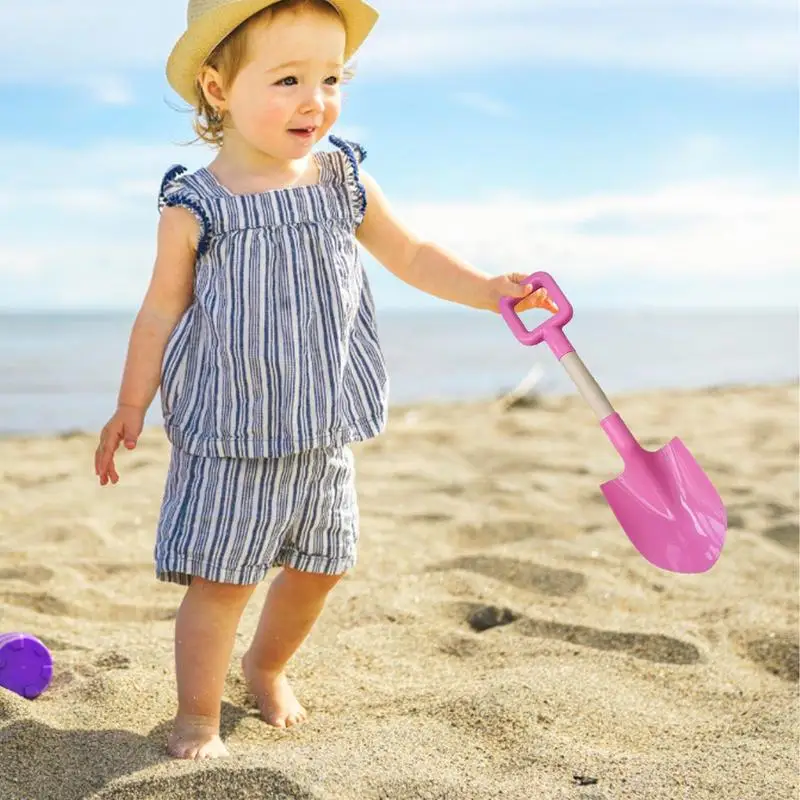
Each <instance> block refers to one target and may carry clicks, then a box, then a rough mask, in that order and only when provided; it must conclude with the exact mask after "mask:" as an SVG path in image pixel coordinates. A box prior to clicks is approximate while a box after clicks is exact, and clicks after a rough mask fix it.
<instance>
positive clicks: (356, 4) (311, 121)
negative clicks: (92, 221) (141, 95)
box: [95, 0, 554, 759]
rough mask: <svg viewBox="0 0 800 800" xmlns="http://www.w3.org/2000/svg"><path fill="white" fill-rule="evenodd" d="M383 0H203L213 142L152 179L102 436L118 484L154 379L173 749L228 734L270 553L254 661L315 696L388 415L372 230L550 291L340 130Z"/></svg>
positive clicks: (182, 60)
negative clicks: (354, 446)
mask: <svg viewBox="0 0 800 800" xmlns="http://www.w3.org/2000/svg"><path fill="white" fill-rule="evenodd" d="M377 16H378V15H377V13H376V12H375V11H374V10H373V9H372V8H371V7H370V6H369V5H367V4H366V3H364V2H363V1H362V0H332V2H326V1H325V0H279V1H277V2H276V0H190V2H189V10H188V26H187V30H186V32H185V33H184V35H183V36H182V37H181V39H180V40H179V41H178V43H177V44H176V45H175V48H174V49H173V52H172V54H171V55H170V58H169V61H168V65H167V75H168V79H169V82H170V84H171V86H172V87H173V88H174V89H175V91H176V92H177V93H178V94H179V95H180V96H181V97H182V98H183V99H185V100H186V101H187V102H188V103H190V104H191V105H192V106H193V107H194V109H195V111H196V115H195V122H194V127H195V130H196V131H197V133H198V135H199V136H200V137H201V138H202V139H204V140H205V141H206V142H208V143H209V144H210V145H211V146H212V147H213V148H214V150H215V157H214V159H213V161H212V162H211V163H210V164H209V165H208V166H206V167H202V168H200V169H198V170H196V171H195V172H188V171H187V170H186V169H185V168H184V167H181V166H175V167H172V168H171V169H169V170H168V171H167V173H166V175H165V176H164V180H163V183H162V186H161V191H160V195H159V211H160V218H159V225H158V234H157V256H156V261H155V266H154V268H153V273H152V277H151V280H150V284H149V287H148V290H147V293H146V296H145V298H144V301H143V303H142V306H141V309H140V311H139V313H138V315H137V317H136V321H135V323H134V326H133V330H132V333H131V338H130V343H129V349H128V355H127V359H126V364H125V372H124V375H123V379H122V386H121V389H120V393H119V398H118V400H119V403H118V406H117V409H116V411H115V413H114V415H113V416H112V418H111V419H110V421H109V422H108V423H107V425H106V426H105V427H104V429H103V431H102V433H101V436H100V442H99V445H98V448H97V451H96V455H95V471H96V474H97V476H98V477H99V481H100V484H101V485H102V486H106V485H107V484H108V483H109V482H110V483H112V484H116V483H117V482H118V480H119V475H118V473H117V469H116V466H115V463H114V456H115V453H116V451H117V449H118V447H119V445H120V444H123V445H124V446H125V447H126V448H128V449H133V448H134V447H135V446H136V441H137V438H138V437H139V435H140V434H141V431H142V426H143V421H144V417H145V413H146V411H147V409H148V408H149V406H150V404H151V403H152V402H153V399H154V397H155V394H156V392H157V391H158V390H159V388H160V391H161V404H162V410H163V417H164V425H165V430H166V433H167V436H168V439H169V441H170V443H171V447H172V451H171V459H170V465H169V471H168V475H167V479H166V487H165V490H164V495H163V500H162V505H161V513H160V518H159V524H158V530H157V534H156V544H155V568H156V575H157V578H158V579H159V580H162V581H171V582H174V583H177V584H180V585H183V586H186V587H187V588H186V592H185V595H184V597H183V599H182V602H181V605H180V609H179V611H178V615H177V620H176V625H175V669H176V678H177V694H178V697H177V714H176V717H175V720H174V723H173V726H172V730H171V733H170V736H169V741H168V750H169V752H170V753H171V754H172V755H173V756H175V757H178V758H190V759H199V758H213V757H218V756H224V755H226V754H227V751H226V748H225V745H224V744H223V742H222V741H221V740H220V736H219V720H220V705H221V699H222V694H223V690H224V681H225V677H226V673H227V668H228V664H229V661H230V658H231V655H232V651H233V645H234V639H235V634H236V629H237V626H238V624H239V620H240V617H241V614H242V611H243V610H244V608H245V605H246V604H247V602H248V599H249V598H250V596H251V594H252V592H253V590H254V589H255V587H256V586H257V585H258V584H259V583H260V582H261V581H262V580H263V579H264V578H265V576H266V574H267V572H268V570H270V569H271V568H272V567H273V566H279V567H281V570H280V572H279V574H278V575H277V577H275V579H274V580H273V581H272V583H271V585H270V588H269V592H268V595H267V599H266V603H265V605H264V609H263V611H262V613H261V617H260V621H259V623H258V626H257V629H256V631H255V634H254V636H253V639H252V642H251V644H250V646H249V649H248V650H247V651H246V653H245V655H244V657H243V659H242V664H241V666H242V670H243V672H244V676H245V678H246V680H247V683H248V686H249V688H250V690H251V692H252V694H253V695H254V696H255V698H256V699H257V701H258V706H259V709H260V712H261V715H262V716H263V718H264V720H265V721H266V722H267V723H269V724H271V725H274V726H277V727H289V726H292V725H296V724H298V723H301V722H303V721H304V720H305V718H306V711H305V710H304V708H303V706H302V705H301V704H300V702H299V701H298V700H297V698H296V696H295V694H294V692H293V690H292V687H291V686H290V684H289V682H288V681H287V678H286V672H285V670H286V665H287V663H288V662H289V660H290V659H291V657H292V656H293V654H294V653H295V652H296V651H297V649H298V648H299V647H300V645H301V644H302V643H303V641H304V640H305V638H306V637H307V635H308V634H309V632H310V631H311V629H312V627H313V625H314V623H315V622H316V620H317V618H318V617H319V615H320V613H321V612H322V609H323V606H324V604H325V601H326V598H327V596H328V593H329V592H330V591H331V590H332V589H333V587H334V586H335V585H336V584H337V582H338V581H339V580H341V578H342V576H343V575H345V574H346V573H347V572H348V570H350V569H352V568H353V566H354V565H355V563H356V547H357V543H358V537H359V512H358V503H357V498H356V491H355V480H354V465H353V454H352V452H351V450H350V444H351V443H352V442H357V441H362V440H365V439H367V438H370V437H374V436H377V435H378V434H379V433H380V432H381V431H382V430H383V429H384V426H385V423H386V416H387V396H388V379H387V374H386V366H385V363H384V358H383V353H382V350H381V344H380V340H379V337H378V330H377V327H376V319H375V306H374V302H373V298H372V294H371V291H370V287H369V284H368V281H367V278H366V275H365V273H364V270H363V268H362V264H361V261H360V258H359V250H358V244H359V243H360V244H361V245H362V246H363V247H364V248H365V249H366V250H367V251H369V252H370V253H371V254H372V255H373V256H374V257H375V258H376V259H377V261H379V262H380V263H381V264H382V265H383V266H385V267H386V268H387V269H389V270H390V271H391V272H392V273H394V274H395V275H396V276H397V277H398V278H400V279H401V280H403V281H405V282H407V283H409V284H411V285H412V286H414V287H416V288H418V289H420V290H421V291H423V292H427V293H429V294H431V295H435V296H436V297H439V298H442V299H444V300H448V301H451V302H456V303H460V304H463V305H466V306H471V307H473V308H476V309H486V310H490V311H498V303H499V301H500V299H501V297H503V296H512V297H517V298H524V299H523V300H522V302H521V304H520V306H519V309H520V310H524V309H525V308H532V307H544V308H548V309H549V310H551V311H552V310H554V307H553V306H552V303H551V302H550V300H549V298H548V297H547V295H546V293H544V292H541V291H540V292H535V293H532V292H531V290H530V287H528V286H525V285H523V284H522V281H523V278H524V276H523V275H520V274H511V275H507V276H498V277H492V276H489V275H486V274H483V273H481V272H479V271H477V270H475V269H473V268H471V267H470V266H468V265H467V264H465V263H463V262H462V261H459V260H457V259H456V258H455V257H453V256H452V255H450V254H448V253H446V252H444V251H443V250H442V249H440V248H439V247H436V246H435V245H433V244H429V243H426V242H421V241H419V240H418V239H417V238H415V237H414V235H413V234H412V233H410V232H409V231H408V230H407V229H406V228H405V227H403V225H402V224H401V223H400V222H399V221H398V219H397V218H396V217H395V215H394V214H393V212H392V210H391V208H390V206H389V204H388V203H387V201H386V199H385V197H384V196H383V194H382V193H381V190H380V189H379V187H378V185H377V184H376V182H375V180H374V179H373V178H372V177H371V176H369V175H367V174H366V172H364V170H363V169H361V163H362V162H363V160H364V157H365V152H364V150H363V149H362V148H361V147H360V146H359V145H357V144H354V143H349V142H346V141H343V140H342V139H339V138H337V137H335V136H330V137H329V141H330V142H331V144H332V145H333V146H334V148H335V149H334V150H329V151H322V150H320V151H314V149H313V148H314V147H315V145H316V144H317V143H319V142H320V141H321V140H323V139H324V138H325V137H326V136H327V135H328V132H329V131H330V129H331V128H332V127H333V126H334V124H335V123H336V121H337V120H338V118H339V114H340V110H341V84H342V81H343V79H344V78H345V76H346V64H347V62H348V59H349V58H350V57H351V56H352V55H353V53H354V52H355V51H356V50H357V49H358V48H359V47H360V45H361V44H362V42H363V41H364V39H365V38H366V37H367V36H368V35H369V33H370V32H371V30H372V28H373V26H374V24H375V22H376V20H377Z"/></svg>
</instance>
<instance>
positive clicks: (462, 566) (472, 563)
mask: <svg viewBox="0 0 800 800" xmlns="http://www.w3.org/2000/svg"><path fill="white" fill-rule="evenodd" d="M451 570H465V571H467V572H474V573H476V574H478V575H483V576H484V577H487V578H493V579H494V580H497V581H502V582H503V583H507V584H509V585H510V586H513V587H515V588H517V589H525V590H527V591H532V592H539V593H541V594H548V595H552V596H554V597H566V596H569V595H572V594H575V593H576V592H577V591H579V590H580V589H582V588H583V587H584V586H585V585H586V577H585V576H584V575H582V574H581V573H580V572H573V571H572V570H568V569H554V568H552V567H545V566H542V565H541V564H534V563H533V562H530V561H518V560H516V559H513V558H495V557H493V556H463V557H461V558H454V559H452V560H450V561H442V562H440V563H438V564H435V565H433V566H432V567H429V568H428V570H427V572H449V571H451Z"/></svg>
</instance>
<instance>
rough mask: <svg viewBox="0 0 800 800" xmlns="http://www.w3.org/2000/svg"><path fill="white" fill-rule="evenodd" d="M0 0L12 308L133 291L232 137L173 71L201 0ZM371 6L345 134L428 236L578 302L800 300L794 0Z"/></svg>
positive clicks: (383, 290) (385, 292)
mask: <svg viewBox="0 0 800 800" xmlns="http://www.w3.org/2000/svg"><path fill="white" fill-rule="evenodd" d="M0 5H2V7H3V17H4V32H3V39H4V41H3V42H2V49H3V52H4V56H5V58H4V62H5V64H4V69H3V71H2V74H0V94H1V95H2V98H3V109H4V111H5V115H4V123H5V124H4V125H3V126H2V131H0V219H1V220H2V223H0V231H1V232H2V236H0V308H17V309H29V308H46V309H50V308H121V309H133V308H136V307H137V306H138V304H139V302H140V300H141V297H142V294H143V292H144V290H145V288H146V285H147V281H148V279H149V275H150V270H151V267H152V262H153V256H154V245H155V226H156V224H157V215H156V193H157V191H158V186H159V184H160V180H161V176H162V175H163V173H164V172H165V171H166V169H167V168H168V167H169V166H170V165H171V164H174V163H183V164H185V165H186V166H187V167H189V168H190V169H191V168H195V167H197V166H200V165H201V164H204V163H207V162H208V161H209V160H210V159H211V157H212V155H213V154H212V153H211V151H210V150H208V149H207V148H204V147H198V146H194V147H181V146H179V144H178V143H179V142H181V141H183V140H188V139H190V138H191V136H192V131H191V128H190V124H189V122H190V118H189V116H188V115H187V114H184V113H179V112H177V111H175V110H174V108H173V107H174V106H176V105H177V106H180V105H181V101H180V99H179V98H178V97H177V96H176V95H174V94H173V93H172V92H171V90H170V89H169V86H168V84H167V83H166V80H165V78H164V70H163V63H164V60H165V58H166V56H167V54H168V52H169V49H170V47H171V45H172V42H173V41H174V39H175V38H177V36H179V35H180V33H181V32H182V29H183V23H184V15H185V6H184V4H183V2H177V0H137V2H136V3H135V4H134V3H130V4H121V3H109V2H107V0H102V1H101V0H83V2H82V3H81V6H80V14H78V13H77V12H75V8H76V7H75V6H73V5H69V4H64V3H61V2H59V0H36V2H34V3H20V2H17V1H16V0H0ZM375 5H376V6H377V8H378V9H379V10H380V11H381V14H382V17H381V21H380V22H379V24H378V27H377V28H376V30H375V32H374V34H373V37H372V39H371V40H370V41H369V42H368V43H367V45H366V46H365V47H364V49H363V50H362V51H361V53H360V54H359V57H358V61H357V64H356V66H357V71H358V75H357V77H356V79H355V81H354V82H353V83H351V84H350V85H348V86H347V87H346V97H345V107H344V113H343V116H342V119H341V121H340V123H339V125H338V126H337V129H336V130H335V131H334V132H335V133H338V134H339V135H343V136H346V137H349V138H352V139H355V140H357V141H359V142H360V143H361V144H363V145H364V146H365V147H366V149H367V150H368V153H369V155H368V160H367V162H366V164H365V166H366V167H367V168H368V169H369V170H370V172H371V173H372V174H373V175H374V176H375V178H376V179H377V180H378V181H379V183H380V184H381V185H382V187H383V189H384V191H385V193H386V194H387V195H388V197H389V198H390V200H391V201H392V202H393V204H394V205H395V206H396V208H397V210H398V212H399V213H400V215H401V216H402V217H403V218H404V219H405V221H406V223H407V224H408V225H409V226H410V227H411V228H412V229H414V230H415V231H416V232H417V233H419V234H420V235H421V236H424V237H425V238H428V239H431V240H433V241H436V242H437V243H439V244H441V245H443V246H445V247H447V248H448V249H450V250H452V251H454V252H456V253H458V254H459V255H460V256H462V257H463V258H464V259H466V260H468V261H470V262H471V263H473V264H475V265H476V266H478V267H480V268H482V269H485V270H486V271H488V272H492V273H498V272H501V271H512V270H513V271H522V272H533V271H535V270H537V269H546V270H548V271H550V272H552V273H553V274H554V275H555V276H556V278H557V280H559V282H560V283H561V284H562V288H564V289H565V290H566V292H567V294H568V295H569V296H570V298H571V299H572V301H573V305H584V306H590V305H591V306H624V305H633V306H639V307H641V306H654V305H655V306H679V305H690V306H700V307H704V306H725V307H730V306H748V305H758V306H768V305H775V304H778V305H784V306H785V305H791V306H796V304H797V301H798V296H799V295H800V291H799V290H800V277H798V276H800V235H798V233H797V230H798V229H800V223H798V220H800V191H799V190H798V181H797V178H798V172H797V164H798V161H797V158H798V105H797V102H798V101H797V67H796V54H797V52H798V48H799V47H800V39H798V32H797V31H798V28H797V10H796V4H795V3H794V2H793V0H724V2H723V0H670V2H666V0H664V1H662V0H492V2H491V3H487V2H481V3H478V2H476V1H475V0H425V1H423V0H375ZM5 65H9V68H6V66H5ZM365 263H366V264H367V268H368V271H369V274H370V278H371V280H372V283H373V286H374V289H375V293H376V296H377V299H378V303H379V305H380V306H381V307H383V308H389V307H413V306H430V305H432V304H433V305H435V304H439V305H441V304H440V303H439V301H436V300H433V299H429V298H426V297H425V296H424V295H421V294H420V293H418V292H416V291H414V290H411V289H409V288H408V287H405V286H404V285H403V284H401V283H400V282H398V281H397V280H396V279H395V278H394V277H393V276H391V275H389V274H388V273H387V272H385V271H384V270H382V268H380V267H379V266H378V265H376V264H375V263H374V262H373V261H372V260H371V259H369V258H368V257H367V258H365Z"/></svg>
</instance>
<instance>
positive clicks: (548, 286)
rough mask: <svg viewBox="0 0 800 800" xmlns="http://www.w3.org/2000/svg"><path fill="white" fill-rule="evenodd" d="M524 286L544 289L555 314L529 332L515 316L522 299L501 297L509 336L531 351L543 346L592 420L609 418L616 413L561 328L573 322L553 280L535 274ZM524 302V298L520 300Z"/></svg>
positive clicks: (569, 308)
mask: <svg viewBox="0 0 800 800" xmlns="http://www.w3.org/2000/svg"><path fill="white" fill-rule="evenodd" d="M523 283H527V284H529V285H530V286H532V287H533V290H534V291H536V290H537V289H545V290H546V291H547V294H548V295H549V296H550V299H551V300H552V301H553V302H554V303H555V304H556V305H557V306H558V311H557V312H556V313H555V314H553V315H552V316H551V317H550V318H549V319H547V320H545V321H544V322H543V323H542V324H541V325H539V326H538V327H537V328H534V329H533V330H528V328H526V327H525V324H524V323H523V322H522V320H521V319H520V318H519V314H517V312H516V306H517V304H519V303H521V302H522V299H519V298H515V297H504V298H503V299H502V300H501V301H500V313H501V314H502V316H503V319H504V320H505V321H506V324H507V325H508V327H509V328H511V332H512V333H513V334H514V335H515V336H516V337H517V339H519V341H520V342H522V344H524V345H527V346H529V347H532V346H534V345H537V344H539V343H541V342H546V343H547V345H548V347H549V348H550V349H551V350H552V351H553V355H554V356H555V357H556V358H557V359H558V360H559V361H560V362H561V366H562V367H564V369H565V370H566V371H567V374H568V375H569V377H570V378H571V379H572V382H573V383H574V384H575V386H576V388H577V389H578V391H579V392H580V394H581V395H582V396H583V399H584V400H586V402H587V403H588V404H589V407H590V408H591V409H592V411H594V413H595V416H596V417H597V418H598V419H599V420H600V421H603V420H607V419H609V418H611V417H612V416H613V415H614V414H615V413H616V412H615V411H614V407H613V406H612V405H611V402H610V401H609V399H608V397H606V395H605V392H603V390H602V389H601V388H600V385H599V384H598V383H597V381H596V380H595V379H594V376H593V375H592V373H591V372H589V370H588V369H587V368H586V365H585V364H584V363H583V361H581V359H580V357H579V356H578V354H577V353H576V352H575V348H574V347H573V346H572V344H571V343H570V341H569V339H567V337H566V336H565V335H564V331H563V330H562V329H563V327H564V326H565V325H566V324H567V323H568V322H569V321H570V320H571V319H572V305H571V304H570V302H569V300H567V298H566V297H565V295H564V293H563V292H562V291H561V288H560V287H559V285H558V284H557V283H556V282H555V280H554V279H553V276H552V275H550V274H549V273H547V272H534V273H533V275H529V276H528V277H527V278H526V279H525V280H524V281H523ZM523 299H524V298H523Z"/></svg>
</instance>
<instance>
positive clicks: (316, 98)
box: [303, 89, 325, 112]
mask: <svg viewBox="0 0 800 800" xmlns="http://www.w3.org/2000/svg"><path fill="white" fill-rule="evenodd" d="M303 109H304V110H307V111H316V112H322V111H324V110H325V99H324V97H323V94H322V89H314V90H313V91H312V92H311V94H310V95H309V96H308V97H307V98H306V102H305V103H304V105H303Z"/></svg>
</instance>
